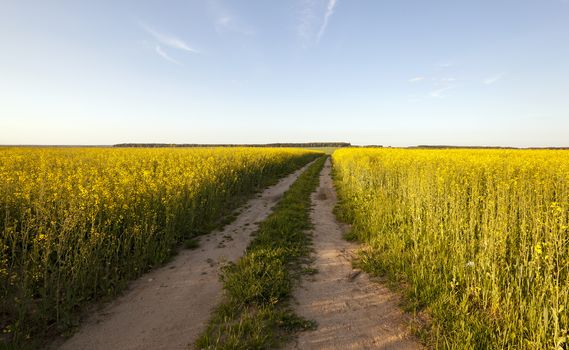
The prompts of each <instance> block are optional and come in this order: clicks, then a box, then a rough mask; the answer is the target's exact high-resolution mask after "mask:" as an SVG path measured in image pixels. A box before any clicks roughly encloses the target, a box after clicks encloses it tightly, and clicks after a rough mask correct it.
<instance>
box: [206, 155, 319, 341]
mask: <svg viewBox="0 0 569 350" xmlns="http://www.w3.org/2000/svg"><path fill="white" fill-rule="evenodd" d="M325 160H326V157H321V158H320V159H318V160H316V161H315V163H314V164H312V165H311V166H310V167H309V168H308V169H307V170H306V171H305V172H304V173H302V174H301V175H300V176H299V178H298V179H297V180H296V182H295V183H294V184H293V185H292V186H291V187H290V188H289V190H288V191H287V192H285V194H284V195H283V198H282V199H281V200H280V202H279V203H278V204H277V205H276V207H275V209H274V211H273V213H272V214H270V215H269V217H267V219H266V220H265V221H263V222H262V223H261V224H260V225H259V229H258V231H257V232H256V234H255V238H254V239H253V241H252V242H251V244H250V245H249V247H248V248H247V251H246V253H245V255H244V256H243V257H241V258H240V259H239V260H238V261H237V262H236V263H230V264H228V265H227V266H225V267H224V268H222V270H221V275H220V278H221V281H222V283H223V288H224V290H225V297H224V301H223V302H222V303H221V305H219V306H218V307H217V309H216V310H215V311H214V313H213V315H212V318H211V319H210V321H209V324H208V327H207V329H206V331H205V332H204V333H203V334H202V335H201V336H200V337H199V339H198V340H197V341H196V343H195V346H196V348H197V349H265V348H271V347H274V346H277V345H278V344H280V343H282V342H283V341H284V340H286V339H287V338H288V337H289V336H290V335H291V334H292V333H294V332H295V331H298V330H305V329H311V328H314V327H315V322H313V321H309V320H305V319H303V318H301V317H300V316H298V315H296V314H295V313H294V312H293V310H292V308H291V306H290V305H289V303H288V301H289V298H290V296H291V293H292V289H293V285H294V281H295V280H296V279H298V277H299V276H300V275H301V274H302V266H303V264H304V262H306V261H307V259H308V257H309V254H310V244H311V237H310V236H309V235H307V234H306V231H307V230H308V229H310V228H311V227H312V224H311V221H310V207H311V199H310V195H311V193H312V192H314V191H315V190H316V188H317V186H318V184H319V174H320V171H321V170H322V167H323V166H324V161H325Z"/></svg>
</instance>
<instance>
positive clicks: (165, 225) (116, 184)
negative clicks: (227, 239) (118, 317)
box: [0, 148, 318, 343]
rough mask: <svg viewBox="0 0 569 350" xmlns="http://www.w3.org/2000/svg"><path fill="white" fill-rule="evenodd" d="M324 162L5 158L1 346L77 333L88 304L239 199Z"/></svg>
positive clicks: (109, 155)
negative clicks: (311, 164)
mask: <svg viewBox="0 0 569 350" xmlns="http://www.w3.org/2000/svg"><path fill="white" fill-rule="evenodd" d="M316 155H318V153H316V152H311V151H306V150H301V149H285V148H279V149H267V148H203V149H179V148H178V149H109V148H67V149H61V148H1V149H0V229H1V230H2V235H1V236H0V297H1V301H0V329H1V330H2V331H3V333H2V334H3V335H2V334H0V343H2V341H10V342H18V341H20V340H21V339H23V338H26V337H30V336H31V334H32V332H34V333H35V335H38V334H40V333H41V332H46V331H47V332H48V333H49V330H50V329H56V328H57V329H60V330H64V329H66V328H68V327H69V326H72V325H73V323H74V322H75V316H76V315H77V310H78V309H79V308H80V306H81V305H83V304H84V303H85V302H86V301H89V300H92V299H96V298H100V297H101V296H106V295H112V294H115V293H116V292H118V291H120V290H121V289H122V288H123V287H124V286H125V284H126V282H127V281H128V280H130V279H132V278H134V277H136V276H138V275H140V274H141V273H142V272H144V271H145V270H146V269H148V268H149V267H150V266H153V265H157V264H160V263H162V262H164V261H165V260H166V259H168V258H169V257H170V255H171V253H172V250H173V249H174V248H175V247H176V245H177V244H178V243H180V242H181V241H182V240H184V239H187V238H191V237H193V236H196V235H198V234H201V233H204V232H207V231H209V230H211V229H212V228H213V227H214V225H215V224H216V223H217V222H218V221H219V220H220V219H221V217H222V216H223V215H225V214H228V209H231V208H234V207H235V205H236V204H239V203H240V198H242V197H244V196H246V195H248V194H250V193H252V192H254V191H255V190H257V189H259V187H260V186H264V185H266V184H268V183H269V182H271V181H274V180H275V179H276V178H278V177H280V176H283V175H284V174H286V173H289V172H291V171H292V170H294V169H297V168H299V167H300V166H301V165H303V164H305V163H307V162H308V161H309V160H310V159H313V158H314V157H315V156H316ZM19 339H20V340H19Z"/></svg>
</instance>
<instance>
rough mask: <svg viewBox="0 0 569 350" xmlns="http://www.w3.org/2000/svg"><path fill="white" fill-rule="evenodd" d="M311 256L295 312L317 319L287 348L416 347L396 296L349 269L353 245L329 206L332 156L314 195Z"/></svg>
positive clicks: (332, 202) (333, 197)
mask: <svg viewBox="0 0 569 350" xmlns="http://www.w3.org/2000/svg"><path fill="white" fill-rule="evenodd" d="M312 201H313V203H314V210H313V212H312V213H311V216H312V222H313V224H314V230H313V239H314V254H313V256H314V258H315V262H314V265H313V266H312V267H314V268H316V269H317V270H318V273H316V274H315V275H313V276H310V277H307V278H305V280H304V281H303V282H302V283H301V286H300V287H298V288H297V290H296V292H295V301H296V305H295V309H296V312H297V313H298V314H300V315H302V316H304V317H306V318H307V319H311V320H315V321H317V322H318V328H317V329H316V330H315V331H309V332H303V333H301V334H300V336H299V338H298V339H297V340H296V341H295V342H293V343H292V344H290V345H289V346H288V348H289V349H303V350H304V349H420V348H421V346H420V345H419V343H418V342H417V341H416V340H415V339H413V338H412V337H411V336H410V335H409V334H408V333H409V332H408V329H407V326H406V324H407V323H408V321H409V320H408V318H407V317H406V316H405V315H404V314H403V312H402V311H401V310H400V309H399V308H398V306H397V305H398V299H397V296H396V295H394V294H393V293H392V292H390V291H389V290H388V289H387V288H386V287H383V286H381V285H380V284H377V283H374V282H371V281H370V280H369V277H368V276H367V274H365V273H363V272H359V271H358V270H353V269H352V265H351V260H352V254H353V252H354V250H355V249H357V245H356V244H353V243H349V242H347V241H345V240H344V239H343V238H342V235H343V233H344V230H343V227H342V225H341V224H339V223H338V222H337V221H336V218H335V216H334V214H333V213H332V210H333V208H334V205H335V204H336V192H335V190H334V188H333V185H332V179H331V177H330V160H329V159H328V161H327V162H326V165H325V167H324V169H323V170H322V173H321V175H320V187H319V188H318V190H317V192H315V193H314V194H313V195H312Z"/></svg>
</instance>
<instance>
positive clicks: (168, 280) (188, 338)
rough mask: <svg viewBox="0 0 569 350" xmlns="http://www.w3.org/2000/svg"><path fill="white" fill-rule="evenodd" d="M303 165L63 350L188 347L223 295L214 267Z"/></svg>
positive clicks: (234, 254)
mask: <svg viewBox="0 0 569 350" xmlns="http://www.w3.org/2000/svg"><path fill="white" fill-rule="evenodd" d="M304 169H306V167H304V168H303V169H301V170H299V171H296V172H295V173H293V174H291V175H289V176H287V177H286V178H284V179H282V180H281V181H280V182H279V183H277V184H276V185H274V186H272V187H270V188H268V189H266V190H265V191H264V192H263V193H262V194H261V196H260V197H258V198H255V199H252V200H250V201H249V202H248V203H247V205H246V206H245V207H244V208H245V209H244V210H243V211H242V212H241V214H240V215H239V216H238V218H237V219H236V220H235V221H234V222H233V223H232V224H230V225H228V226H226V227H225V228H224V229H223V231H218V232H214V233H212V234H209V235H206V236H202V237H201V238H200V248H198V249H197V250H184V251H182V252H180V253H179V254H178V255H177V256H176V257H175V258H174V259H173V261H171V262H170V263H168V264H167V265H165V266H163V267H161V268H158V269H155V270H153V271H151V272H149V273H147V274H145V275H144V276H142V277H141V278H140V279H138V280H136V281H134V282H132V283H131V284H130V286H129V288H128V290H127V291H126V292H125V293H124V294H123V295H122V296H121V297H119V298H117V299H116V300H115V301H113V302H112V303H110V304H109V305H107V306H105V307H104V308H103V309H102V310H101V311H100V312H97V313H96V314H93V315H91V316H90V317H89V318H88V319H87V320H86V321H85V322H84V323H83V325H82V327H81V328H80V330H79V332H78V333H76V334H75V335H74V336H73V337H72V338H70V339H69V340H68V341H66V342H65V343H64V344H63V345H62V346H61V347H60V349H61V350H79V349H85V350H87V349H88V350H92V349H93V350H94V349H101V350H109V349H121V350H133V349H153V350H156V349H168V350H178V349H187V348H188V346H189V345H190V344H193V342H194V341H195V339H196V338H197V336H198V335H199V334H200V333H201V332H202V331H203V329H204V327H205V324H206V322H207V321H208V319H209V317H210V313H211V310H212V308H213V307H215V306H216V305H217V303H218V301H219V299H220V297H221V294H222V293H221V292H222V286H221V283H220V282H219V279H218V266H219V264H220V263H223V262H224V261H235V260H237V258H239V257H240V256H241V255H243V252H244V250H245V248H246V247H247V245H248V244H249V242H250V240H251V238H250V235H251V233H253V232H254V231H255V230H256V229H257V223H258V222H260V221H262V220H264V219H265V218H266V217H267V216H268V215H269V213H270V212H271V208H272V207H273V205H274V204H275V203H276V202H277V201H278V200H279V199H280V198H281V196H282V195H283V193H284V192H285V191H286V190H287V189H288V188H289V187H290V185H291V184H292V183H293V182H294V181H295V180H296V178H297V177H298V176H299V175H300V173H301V172H302V171H304Z"/></svg>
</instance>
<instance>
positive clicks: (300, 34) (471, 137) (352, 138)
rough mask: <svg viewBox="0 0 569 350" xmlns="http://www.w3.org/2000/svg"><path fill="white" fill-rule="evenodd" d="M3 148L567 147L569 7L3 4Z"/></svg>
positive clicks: (20, 0) (528, 0) (525, 1)
mask: <svg viewBox="0 0 569 350" xmlns="http://www.w3.org/2000/svg"><path fill="white" fill-rule="evenodd" d="M0 47H1V52H0V144H113V143H119V142H167V143H170V142H172V143H266V142H304V141H348V142H352V143H354V144H383V145H391V146H407V145H417V144H453V145H502V146H504V145H511V146H569V136H567V135H569V1H568V0H476V1H473V0H471V1H466V0H432V1H431V0H335V1H334V0H290V1H284V0H283V1H267V0H255V1H253V0H251V1H229V0H187V1H138V0H137V1H134V0H131V1H105V0H100V1H66V0H60V1H49V0H47V1H39V0H37V1H27V0H13V1H12V0H0Z"/></svg>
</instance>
